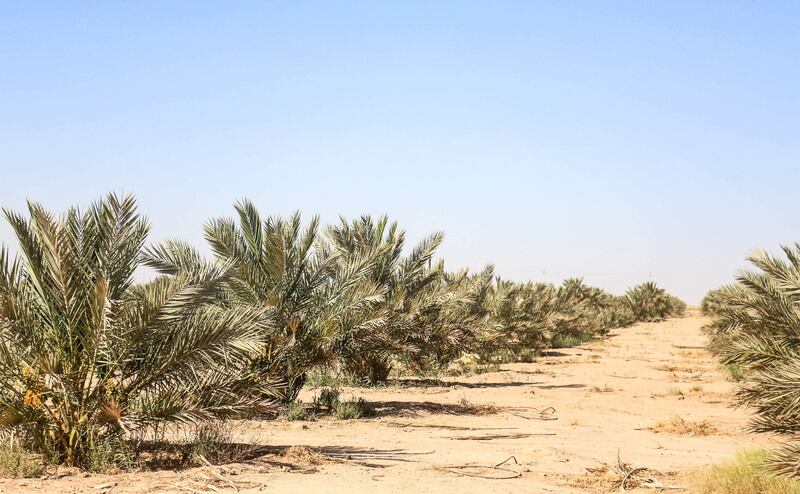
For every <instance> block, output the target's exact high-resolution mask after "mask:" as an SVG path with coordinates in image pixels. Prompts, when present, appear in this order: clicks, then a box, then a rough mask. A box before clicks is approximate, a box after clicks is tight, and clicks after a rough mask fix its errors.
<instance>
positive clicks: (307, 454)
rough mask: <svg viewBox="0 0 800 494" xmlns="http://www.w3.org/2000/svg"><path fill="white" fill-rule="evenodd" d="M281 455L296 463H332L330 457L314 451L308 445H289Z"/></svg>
mask: <svg viewBox="0 0 800 494" xmlns="http://www.w3.org/2000/svg"><path fill="white" fill-rule="evenodd" d="M280 457H281V458H283V459H284V460H286V461H287V462H289V463H293V464H295V465H322V464H324V463H331V460H330V459H329V458H328V457H326V456H325V455H323V454H320V453H319V452H317V451H314V450H313V449H311V448H309V447H308V446H289V447H288V448H286V449H285V450H283V451H282V452H281V454H280Z"/></svg>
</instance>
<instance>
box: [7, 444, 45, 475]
mask: <svg viewBox="0 0 800 494" xmlns="http://www.w3.org/2000/svg"><path fill="white" fill-rule="evenodd" d="M42 473H44V462H43V461H42V458H41V456H39V455H34V454H33V453H30V452H28V451H26V450H24V449H22V448H21V447H19V446H15V445H11V444H0V478H31V477H39V476H40V475H42Z"/></svg>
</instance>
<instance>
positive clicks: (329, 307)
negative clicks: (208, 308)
mask: <svg viewBox="0 0 800 494" xmlns="http://www.w3.org/2000/svg"><path fill="white" fill-rule="evenodd" d="M235 209H236V212H237V214H238V218H239V222H238V224H237V223H236V222H235V221H234V220H231V219H216V220H213V221H211V222H209V223H208V224H207V225H206V227H205V233H206V239H207V240H208V242H209V244H210V245H211V249H212V250H213V252H214V254H215V256H216V259H217V263H219V264H222V265H227V266H231V269H232V270H233V272H234V273H235V275H234V276H233V277H232V278H231V279H229V280H227V281H226V284H227V296H228V299H229V301H230V303H231V304H232V305H233V306H245V307H253V308H257V309H261V310H265V311H268V313H269V314H270V319H271V320H272V322H273V327H272V329H271V330H269V331H267V332H266V333H265V334H264V336H265V339H266V349H265V351H264V353H263V355H262V356H261V358H259V359H258V360H257V361H256V362H255V363H254V367H255V368H259V369H268V370H269V372H270V373H272V374H276V375H280V376H282V377H283V378H284V379H285V381H286V384H287V393H286V400H287V401H292V400H294V399H295V398H296V397H297V393H299V391H300V389H301V388H302V386H303V384H304V383H305V380H306V376H307V373H308V371H309V370H311V369H312V368H314V367H317V366H323V365H328V364H329V363H330V362H331V361H332V360H333V359H334V352H333V349H334V348H335V347H336V344H337V343H336V342H337V341H338V339H340V338H341V335H342V334H343V333H344V332H345V331H352V330H353V328H356V329H363V330H368V329H369V328H372V327H377V326H380V325H381V324H383V319H382V317H381V314H380V313H376V312H375V310H374V309H375V307H376V306H377V305H378V304H380V303H381V302H382V300H383V291H382V288H381V287H380V286H377V285H375V284H374V283H371V282H370V280H369V276H368V274H369V273H371V272H372V271H373V270H374V269H375V259H374V258H373V257H370V256H368V255H365V256H360V255H355V256H352V257H350V258H348V259H347V260H346V261H344V262H343V261H341V259H340V254H339V253H338V252H336V251H334V250H332V249H331V248H329V246H328V245H327V244H326V242H324V241H323V240H322V239H321V238H320V236H319V234H318V230H319V219H318V218H314V219H312V221H311V222H310V224H309V225H308V226H306V227H305V228H303V227H302V222H301V218H300V215H299V213H295V214H293V215H292V216H290V217H289V218H287V219H284V218H280V217H269V218H266V219H263V218H262V217H261V215H260V214H259V212H258V210H257V209H256V208H255V206H254V205H253V204H252V203H251V202H249V201H247V200H244V201H241V202H239V203H237V204H236V205H235Z"/></svg>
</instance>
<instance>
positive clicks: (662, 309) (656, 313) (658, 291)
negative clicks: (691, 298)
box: [625, 281, 686, 321]
mask: <svg viewBox="0 0 800 494" xmlns="http://www.w3.org/2000/svg"><path fill="white" fill-rule="evenodd" d="M625 302H626V303H627V305H628V307H629V308H630V310H631V312H632V313H633V317H634V320H636V321H656V320H659V319H665V318H667V317H672V316H680V315H683V313H684V312H685V311H686V304H685V303H684V302H683V301H681V300H680V299H678V298H677V297H673V296H672V295H670V294H668V293H667V292H666V291H665V290H664V289H663V288H659V287H658V286H657V285H656V284H655V283H653V282H652V281H648V282H645V283H642V284H640V285H636V286H635V287H633V288H630V289H629V290H628V291H627V292H626V293H625Z"/></svg>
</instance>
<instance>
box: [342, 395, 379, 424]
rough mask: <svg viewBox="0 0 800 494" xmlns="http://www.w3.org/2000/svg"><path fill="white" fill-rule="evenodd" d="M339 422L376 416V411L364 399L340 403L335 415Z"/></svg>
mask: <svg viewBox="0 0 800 494" xmlns="http://www.w3.org/2000/svg"><path fill="white" fill-rule="evenodd" d="M333 415H334V417H336V418H337V419H339V420H349V419H360V418H364V417H372V416H373V415H375V409H374V408H373V407H372V405H370V404H369V403H368V402H367V401H366V400H365V399H364V398H358V399H356V400H352V401H343V402H339V403H338V404H337V405H336V408H335V410H334V413H333Z"/></svg>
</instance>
